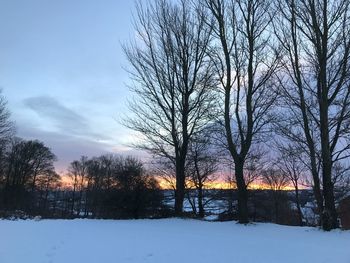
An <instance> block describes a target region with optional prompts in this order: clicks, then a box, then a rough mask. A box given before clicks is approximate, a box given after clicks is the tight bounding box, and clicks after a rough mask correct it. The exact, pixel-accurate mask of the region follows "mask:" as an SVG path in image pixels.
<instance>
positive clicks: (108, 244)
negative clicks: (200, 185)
mask: <svg viewBox="0 0 350 263" xmlns="http://www.w3.org/2000/svg"><path fill="white" fill-rule="evenodd" d="M0 233H1V234H0V262H1V263H55V262H57V263H70V262H72V263H79V262H84V263H99V262H101V263H109V262H116V263H124V262H130V263H139V262H152V263H175V262H190V263H194V262H199V263H225V262H235V263H241V262H242V263H243V262H244V263H250V262H252V263H256V262H258V263H263V262H269V263H274V262H276V263H277V262H278V263H281V262H283V263H288V262H293V263H294V262H298V263H302V262H307V263H312V262H315V263H316V262H317V263H323V262H324V263H328V262H337V263H342V262H344V263H349V262H350V231H343V232H341V231H333V232H330V233H326V232H322V231H320V230H317V229H313V228H300V227H287V226H278V225H273V224H254V225H249V226H241V225H238V224H236V223H234V222H224V223H220V222H203V221H195V220H181V219H164V220H129V221H128V220H125V221H112V220H105V221H104V220H73V221H68V220H67V221H66V220H43V221H39V222H36V221H5V220H0ZM329 252H331V253H332V254H329Z"/></svg>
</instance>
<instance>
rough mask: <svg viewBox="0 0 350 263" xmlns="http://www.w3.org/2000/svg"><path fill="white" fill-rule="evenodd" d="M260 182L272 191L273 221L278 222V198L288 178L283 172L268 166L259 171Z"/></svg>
mask: <svg viewBox="0 0 350 263" xmlns="http://www.w3.org/2000/svg"><path fill="white" fill-rule="evenodd" d="M261 179H262V183H263V184H265V185H266V186H268V188H269V189H270V190H271V191H272V197H273V202H274V209H275V223H278V222H279V217H280V213H279V211H280V200H281V199H282V195H283V190H284V189H285V187H286V186H288V182H289V179H288V177H287V176H286V174H285V173H283V172H282V171H280V170H278V169H275V168H274V167H271V168H268V169H266V170H265V171H263V172H262V173H261Z"/></svg>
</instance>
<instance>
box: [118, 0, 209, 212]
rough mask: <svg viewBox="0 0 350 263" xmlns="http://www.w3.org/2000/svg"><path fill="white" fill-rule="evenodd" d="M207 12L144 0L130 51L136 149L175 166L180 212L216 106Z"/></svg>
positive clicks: (131, 125)
mask: <svg viewBox="0 0 350 263" xmlns="http://www.w3.org/2000/svg"><path fill="white" fill-rule="evenodd" d="M203 12H204V11H203V10H201V9H200V8H194V7H193V6H192V5H191V4H190V3H189V1H186V0H181V1H178V2H175V3H170V1H165V0H154V1H152V2H151V3H148V4H145V5H143V4H141V2H140V3H139V4H138V6H137V16H136V21H135V29H136V32H137V40H136V42H135V43H132V44H130V45H129V46H127V47H125V53H126V55H127V58H128V60H129V62H130V64H131V70H130V71H129V72H130V74H131V76H132V79H133V81H134V84H135V85H133V87H132V90H133V91H134V94H135V100H134V101H133V102H131V103H130V109H131V111H132V112H133V113H134V117H133V118H131V119H127V120H126V121H125V124H126V126H127V127H129V128H131V129H133V130H135V131H137V132H139V133H140V134H141V136H142V140H141V142H140V143H138V144H137V147H139V148H141V149H144V150H147V151H148V152H150V153H151V154H153V155H155V156H157V157H162V158H166V159H168V160H169V161H170V162H171V163H172V165H173V167H174V169H175V174H176V191H175V212H176V213H177V214H181V212H182V209H183V200H184V189H185V164H186V157H187V153H188V145H189V142H190V140H191V137H192V136H193V135H194V134H195V133H196V132H197V131H198V130H200V129H201V128H202V127H203V126H204V125H206V124H207V122H208V119H209V116H210V113H211V111H212V109H213V105H214V104H213V102H212V94H211V89H212V87H213V85H214V84H213V74H212V62H211V61H210V60H209V58H208V55H207V54H208V52H207V51H208V44H209V42H210V39H211V28H209V27H207V26H206V24H205V15H204V13H203Z"/></svg>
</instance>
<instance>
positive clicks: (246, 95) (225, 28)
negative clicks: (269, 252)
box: [203, 0, 279, 223]
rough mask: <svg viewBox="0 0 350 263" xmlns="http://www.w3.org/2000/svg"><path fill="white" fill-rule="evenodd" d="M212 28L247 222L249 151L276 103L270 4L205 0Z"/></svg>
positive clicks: (227, 129)
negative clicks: (212, 21) (246, 168)
mask: <svg viewBox="0 0 350 263" xmlns="http://www.w3.org/2000/svg"><path fill="white" fill-rule="evenodd" d="M203 2H204V4H205V6H206V7H207V8H208V9H209V10H210V12H211V14H212V17H213V19H214V23H211V21H209V22H208V26H209V27H210V28H213V36H214V38H215V40H214V43H215V44H214V46H213V47H212V49H211V57H212V59H213V61H215V69H216V74H217V77H218V78H219V81H220V83H221V85H220V86H221V87H222V91H223V92H222V93H223V96H222V100H223V101H222V105H223V110H222V115H221V116H222V119H223V122H224V129H225V134H226V139H227V148H228V150H229V152H230V155H231V156H232V158H233V161H234V168H235V177H236V183H237V190H238V214H239V222H240V223H247V222H248V221H249V218H248V206H247V200H248V192H247V182H246V181H245V179H244V168H245V167H244V165H245V161H246V158H247V156H248V155H249V152H250V150H251V146H252V145H253V144H254V143H255V142H256V141H257V140H258V139H259V137H260V136H259V135H261V134H263V133H264V132H266V129H265V128H266V126H267V124H268V123H269V111H270V110H271V107H272V105H273V104H274V101H275V98H276V95H275V93H274V84H273V76H274V74H275V72H276V70H277V67H278V65H279V63H278V62H279V55H278V52H277V49H276V48H275V47H274V46H273V36H272V35H271V33H270V32H271V31H270V30H269V28H270V26H271V17H270V16H269V9H270V7H271V2H270V1H266V0H237V1H229V0H227V1H226V0H204V1H203Z"/></svg>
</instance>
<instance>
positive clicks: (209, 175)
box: [186, 131, 218, 217]
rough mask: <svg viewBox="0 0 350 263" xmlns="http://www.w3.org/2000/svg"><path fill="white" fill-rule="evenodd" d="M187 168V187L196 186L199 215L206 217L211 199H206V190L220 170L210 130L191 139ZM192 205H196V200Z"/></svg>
mask: <svg viewBox="0 0 350 263" xmlns="http://www.w3.org/2000/svg"><path fill="white" fill-rule="evenodd" d="M186 170H187V174H188V182H187V184H188V185H187V187H189V188H195V189H196V191H197V196H196V199H197V203H198V216H199V217H204V215H205V211H204V207H205V205H206V204H207V203H208V202H209V199H206V200H205V194H204V190H205V187H206V186H207V185H208V184H210V183H211V182H213V181H214V180H215V178H216V176H215V173H216V172H217V171H218V158H217V153H216V152H215V149H214V148H213V147H212V144H211V142H210V136H209V134H208V132H205V131H203V132H201V133H200V134H197V135H196V136H195V137H194V138H193V139H192V140H191V143H190V145H189V154H188V161H187V165H186ZM190 200H191V199H190ZM192 206H193V207H194V208H195V207H196V205H195V202H193V204H192ZM194 210H196V209H194Z"/></svg>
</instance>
